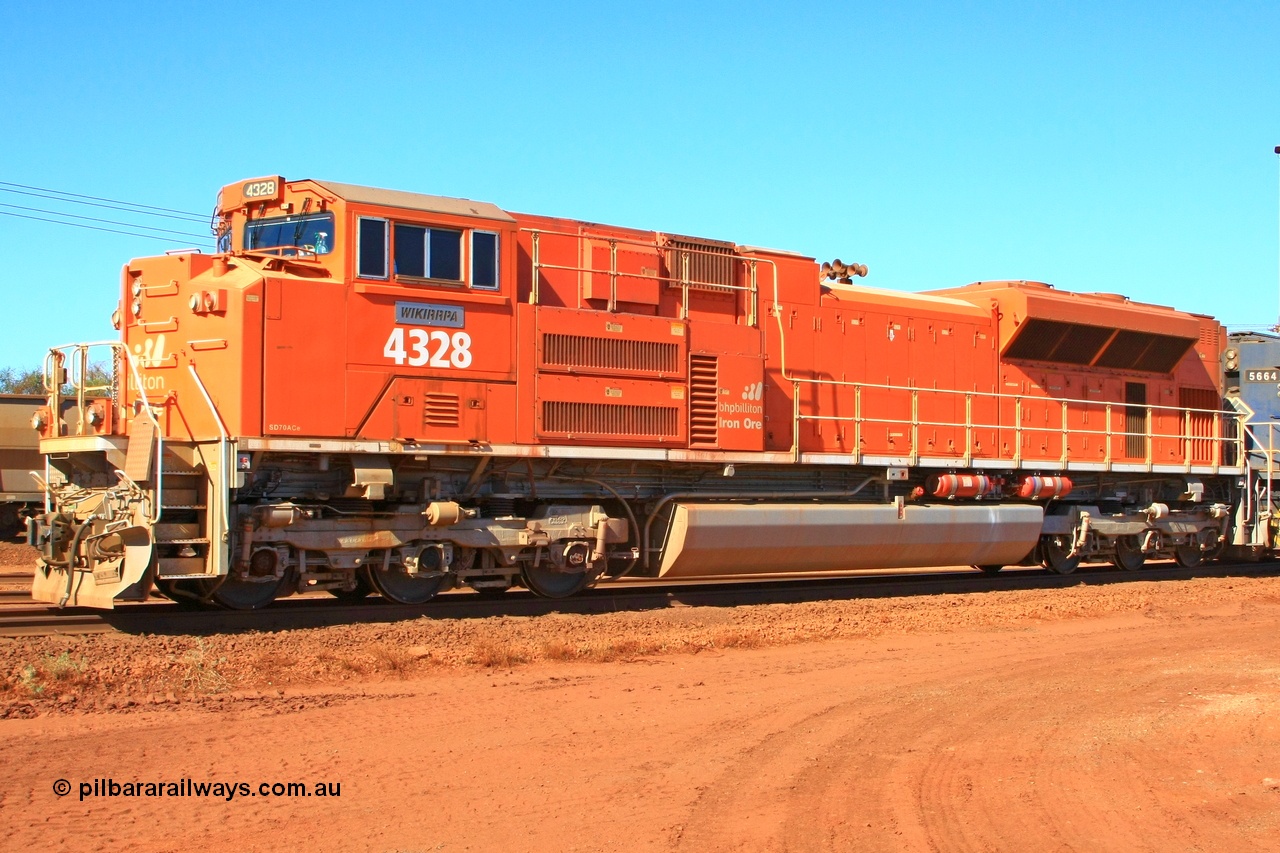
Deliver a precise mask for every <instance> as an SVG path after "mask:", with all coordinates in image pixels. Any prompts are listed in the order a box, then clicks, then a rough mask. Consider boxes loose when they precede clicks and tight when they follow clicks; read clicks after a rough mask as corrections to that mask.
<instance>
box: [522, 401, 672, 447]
mask: <svg viewBox="0 0 1280 853" xmlns="http://www.w3.org/2000/svg"><path fill="white" fill-rule="evenodd" d="M679 415H680V410H679V409H677V408H674V407H669V406H623V405H614V404H611V403H566V402H559V401H553V400H547V401H544V402H543V404H542V431H543V433H546V434H552V433H554V434H556V435H568V436H608V437H620V438H622V437H630V436H643V437H646V438H659V439H669V438H675V437H676V436H678V435H679V423H678V421H677V419H678V417H679Z"/></svg>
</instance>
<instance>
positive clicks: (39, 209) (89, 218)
mask: <svg viewBox="0 0 1280 853" xmlns="http://www.w3.org/2000/svg"><path fill="white" fill-rule="evenodd" d="M0 207H7V208H10V209H12V210H26V211H29V212H31V213H48V214H51V215H53V216H66V217H70V218H71V219H83V220H85V221H86V222H101V223H104V224H106V225H123V226H125V227H127V228H141V229H143V230H146V231H156V232H159V233H160V234H176V235H178V236H179V237H195V238H196V239H197V240H211V239H212V237H210V236H209V235H208V234H192V233H191V232H189V231H172V230H170V229H168V228H156V227H154V226H151V225H139V224H138V223H136V222H120V221H118V220H115V219H98V218H97V217H94V216H81V215H79V214H77V213H63V212H62V211H60V210H45V209H44V208H42V207H23V206H22V205H20V204H5V203H3V202H0ZM65 224H66V225H74V224H75V223H74V222H67V223H65Z"/></svg>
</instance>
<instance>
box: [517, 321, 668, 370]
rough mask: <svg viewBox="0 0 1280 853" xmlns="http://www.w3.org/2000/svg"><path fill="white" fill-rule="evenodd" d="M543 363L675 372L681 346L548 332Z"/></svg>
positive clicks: (545, 339) (544, 343)
mask: <svg viewBox="0 0 1280 853" xmlns="http://www.w3.org/2000/svg"><path fill="white" fill-rule="evenodd" d="M542 363H543V365H544V366H546V367H576V368H586V369H591V370H616V371H627V372H631V373H651V374H665V375H675V374H677V373H679V371H680V345H679V344H676V343H662V342H660V341H629V340H623V339H619V338H592V337H587V336H585V335H560V334H554V333H551V332H548V333H546V334H544V335H543V336H542Z"/></svg>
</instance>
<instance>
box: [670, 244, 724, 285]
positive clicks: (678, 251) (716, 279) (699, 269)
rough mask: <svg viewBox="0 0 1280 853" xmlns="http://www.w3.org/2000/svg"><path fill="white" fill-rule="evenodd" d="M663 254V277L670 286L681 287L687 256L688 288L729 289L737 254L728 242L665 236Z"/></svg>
mask: <svg viewBox="0 0 1280 853" xmlns="http://www.w3.org/2000/svg"><path fill="white" fill-rule="evenodd" d="M665 254H666V263H667V278H668V279H669V280H670V282H671V286H672V287H682V286H683V284H682V282H683V279H684V274H685V259H686V258H687V259H688V264H689V268H688V269H689V287H690V289H692V290H711V291H715V292H718V293H732V292H733V287H732V286H733V268H734V261H735V259H736V257H737V256H736V255H735V254H734V250H733V244H732V243H718V242H714V241H711V240H694V239H690V238H688V237H669V238H668V239H667V244H666V252H665Z"/></svg>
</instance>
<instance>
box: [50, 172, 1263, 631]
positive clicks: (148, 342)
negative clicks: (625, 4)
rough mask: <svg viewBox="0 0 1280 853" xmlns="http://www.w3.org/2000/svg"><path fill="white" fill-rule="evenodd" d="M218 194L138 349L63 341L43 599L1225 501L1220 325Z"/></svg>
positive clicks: (1181, 536)
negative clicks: (203, 243)
mask: <svg viewBox="0 0 1280 853" xmlns="http://www.w3.org/2000/svg"><path fill="white" fill-rule="evenodd" d="M215 222H216V231H217V234H218V241H219V252H218V253H217V254H213V255H205V254H199V253H190V252H184V253H173V254H169V255H165V256H163V257H156V258H144V259H141V260H135V261H133V262H131V263H130V264H128V265H127V266H126V267H125V268H124V270H123V273H122V275H121V283H120V305H119V308H118V310H117V312H116V314H115V316H114V322H115V326H116V327H117V328H118V329H119V330H120V340H119V341H113V342H107V343H100V344H78V345H71V346H67V347H60V348H57V349H55V350H52V351H51V352H50V355H49V358H48V361H47V364H46V368H47V369H46V373H47V386H48V387H49V388H50V400H49V408H48V409H47V410H46V411H44V412H42V413H41V414H38V415H37V417H36V418H35V425H36V427H37V428H38V429H39V430H40V431H41V437H42V442H41V447H42V450H43V451H44V452H45V453H46V454H48V457H47V458H48V465H47V469H46V472H45V475H44V480H45V485H46V492H47V511H46V512H45V513H44V514H42V515H40V516H39V517H38V518H36V519H34V520H33V522H32V524H31V525H30V536H31V541H32V542H33V544H35V545H36V546H37V547H39V548H40V550H41V553H42V555H43V556H42V560H41V564H40V568H39V571H38V572H37V574H36V579H35V583H34V587H33V594H34V596H35V598H37V599H39V600H42V601H49V602H53V603H57V604H60V605H72V604H76V605H89V606H97V607H111V606H113V605H114V603H115V602H117V601H136V600H141V599H143V598H145V597H146V596H147V595H148V593H149V592H150V591H151V589H152V587H153V586H155V587H158V588H159V589H160V590H161V591H162V592H164V593H165V594H167V595H169V596H171V597H173V598H177V599H187V600H197V601H201V602H215V603H218V604H221V605H223V606H228V607H235V608H256V607H260V606H263V605H265V604H267V603H269V602H271V601H272V600H273V599H274V598H276V597H278V596H282V595H288V594H291V593H294V592H298V591H305V590H314V589H325V590H328V591H330V592H331V593H333V594H335V595H338V596H343V597H347V596H350V597H357V598H358V597H363V596H365V595H368V594H370V593H372V592H374V591H376V592H379V593H381V594H382V595H383V596H386V597H387V598H390V599H393V600H395V601H399V602H407V603H412V602H421V601H425V600H427V599H429V598H431V597H432V596H433V595H435V594H436V593H438V592H439V591H441V590H443V589H448V588H452V587H458V586H470V587H472V588H474V589H476V590H478V591H480V592H483V593H500V592H501V591H503V590H506V589H508V588H510V587H512V586H516V585H523V586H527V587H528V588H530V589H532V590H534V591H535V592H538V593H540V594H543V595H547V596H565V595H570V594H573V593H574V592H577V591H578V590H580V589H582V588H583V587H585V586H588V585H590V584H593V583H595V582H597V581H600V580H604V579H610V578H616V577H619V576H621V575H632V576H648V577H659V578H686V577H694V576H733V575H739V576H740V575H786V574H793V573H799V572H817V571H846V570H851V569H858V568H866V567H899V568H907V567H918V566H932V565H953V564H965V565H974V566H978V567H981V568H983V569H987V570H997V569H999V568H1000V567H1001V566H1004V565H1011V564H1018V563H1027V562H1031V561H1042V562H1043V563H1044V564H1045V565H1046V566H1048V567H1049V568H1051V569H1054V570H1056V571H1058V572H1070V571H1072V570H1074V568H1075V567H1076V565H1077V564H1078V563H1079V562H1080V561H1081V560H1082V559H1086V558H1099V557H1105V558H1109V559H1111V560H1112V561H1114V562H1115V563H1116V564H1117V565H1118V566H1120V567H1122V568H1125V569H1135V568H1137V567H1139V566H1140V565H1142V563H1143V561H1144V560H1145V559H1146V558H1148V557H1154V556H1159V557H1169V556H1172V557H1175V558H1176V559H1177V560H1179V561H1180V562H1182V563H1183V564H1194V563H1197V562H1199V561H1200V560H1202V559H1204V558H1205V557H1206V556H1209V555H1212V554H1213V553H1214V552H1215V551H1217V550H1218V549H1219V548H1221V547H1222V546H1223V544H1224V543H1225V542H1226V541H1227V538H1228V534H1229V533H1230V531H1231V529H1232V518H1231V515H1232V512H1233V507H1235V506H1236V505H1238V503H1239V501H1238V500H1237V499H1236V497H1235V496H1236V490H1237V488H1238V485H1237V478H1239V477H1240V476H1241V475H1242V473H1243V468H1242V466H1241V464H1240V457H1239V453H1238V446H1237V440H1236V438H1235V437H1234V436H1235V433H1234V431H1233V428H1234V421H1233V419H1232V416H1230V415H1226V414H1224V413H1223V411H1222V406H1221V404H1220V401H1221V392H1222V388H1221V380H1220V378H1219V377H1220V368H1219V359H1220V356H1221V352H1220V350H1221V347H1222V346H1223V334H1222V328H1221V326H1219V324H1218V323H1217V322H1216V321H1214V320H1213V319H1211V318H1209V317H1204V316H1199V315H1194V314H1187V313H1184V312H1181V311H1175V310H1173V309H1170V308H1164V307H1160V306H1155V305H1145V304H1139V303H1134V302H1130V301H1129V300H1127V299H1125V298H1124V297H1121V296H1116V295H1112V294H1076V293H1066V292H1062V291H1058V290H1055V289H1053V288H1052V287H1050V286H1049V285H1046V284H1040V283H1037V282H1026V281H1018V282H1011V281H1001V282H983V283H979V284H974V285H969V286H968V287H962V288H957V289H952V290H944V291H935V292H931V293H925V294H905V293H897V292H890V291H885V290H876V289H871V288H867V287H862V286H858V285H855V284H853V283H852V282H853V279H854V278H856V277H858V276H859V275H865V272H866V269H865V267H860V266H859V265H857V264H843V263H841V262H839V261H836V262H833V263H830V264H822V265H821V266H819V265H818V264H817V263H815V261H814V259H812V258H809V257H806V256H804V255H800V254H796V253H793V252H786V251H777V250H773V249H763V248H757V247H752V246H743V245H737V244H734V243H728V242H720V241H715V240H707V239H702V238H696V237H687V236H680V235H674V234H665V233H657V232H653V231H639V230H633V229H627V228H617V227H612V226H603V225H597V224H594V223H587V222H580V221H576V220H569V219H560V218H552V217H545V216H526V215H522V214H513V213H508V212H506V211H504V210H501V209H499V208H498V207H495V206H494V205H492V204H486V203H482V202H474V201H468V200H464V199H453V198H442V197H437V196H430V195H420V194H417V193H410V192H397V191H391V190H382V189H373V188H369V187H361V186H352V185H348V184H339V183H332V182H328V181H315V180H301V181H285V180H284V179H283V178H281V177H266V178H260V179H256V180H250V181H245V182H241V183H236V184H231V185H229V186H227V187H225V188H224V189H223V190H222V192H221V194H220V196H219V200H218V204H217V210H216V216H215ZM95 347H96V348H101V349H104V350H107V351H109V357H110V359H111V360H112V362H113V363H114V366H115V379H114V382H113V384H111V385H110V386H109V387H99V388H92V387H88V386H87V383H86V382H84V381H83V380H82V379H81V377H82V376H84V375H86V373H87V370H86V367H87V365H88V364H89V363H91V362H96V361H101V360H104V356H103V355H100V354H97V353H95ZM64 383H70V386H71V387H72V388H73V389H74V390H73V391H72V392H71V396H73V397H74V398H75V400H74V402H75V403H76V404H77V405H78V409H76V410H75V411H77V412H78V416H77V418H75V419H74V420H73V422H72V423H70V424H63V423H62V422H61V421H60V420H59V419H56V418H51V417H49V415H48V413H49V412H53V411H61V410H62V406H63V404H64V391H65V388H66V387H67V385H66V384H64Z"/></svg>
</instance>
